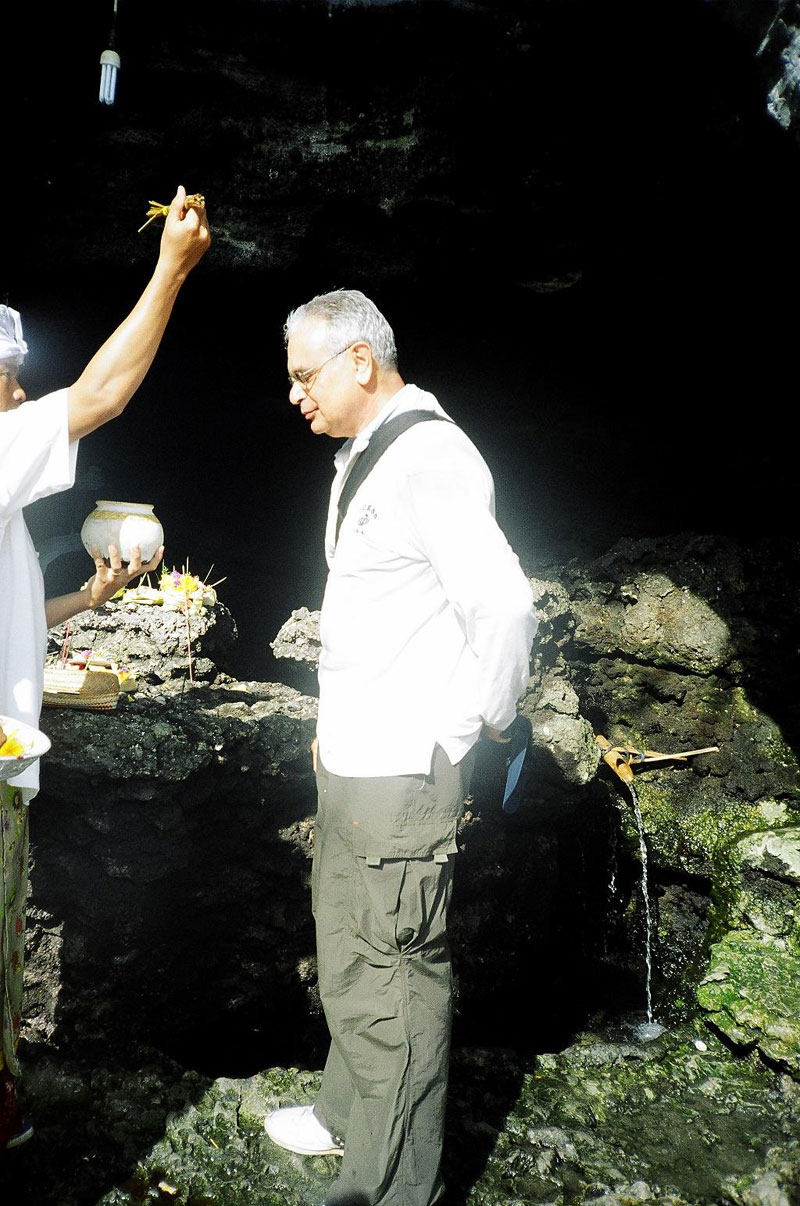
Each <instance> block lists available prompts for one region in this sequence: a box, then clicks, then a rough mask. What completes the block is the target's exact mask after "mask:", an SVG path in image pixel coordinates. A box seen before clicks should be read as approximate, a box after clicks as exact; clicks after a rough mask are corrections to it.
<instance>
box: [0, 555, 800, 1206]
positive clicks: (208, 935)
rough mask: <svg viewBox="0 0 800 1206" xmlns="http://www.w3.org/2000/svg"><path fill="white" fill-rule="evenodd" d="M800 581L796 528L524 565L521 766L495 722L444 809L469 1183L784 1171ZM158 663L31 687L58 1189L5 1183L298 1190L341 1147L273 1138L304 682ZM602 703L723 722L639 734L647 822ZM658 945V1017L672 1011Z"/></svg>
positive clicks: (576, 1193)
mask: <svg viewBox="0 0 800 1206" xmlns="http://www.w3.org/2000/svg"><path fill="white" fill-rule="evenodd" d="M799 584H800V566H799V565H798V558H797V555H796V550H794V549H788V550H787V549H778V548H771V549H769V550H759V551H758V553H755V552H753V551H752V550H749V549H743V548H741V547H739V546H736V545H735V544H733V543H731V542H726V541H721V540H711V539H708V538H700V537H683V538H671V539H669V540H662V541H642V542H638V543H636V544H631V543H626V544H623V545H620V546H617V547H616V548H615V549H612V550H611V551H610V552H609V553H608V554H607V555H605V556H604V557H602V558H600V559H599V560H597V561H595V562H593V563H591V564H584V563H580V562H577V561H576V562H571V563H570V564H569V565H567V566H561V567H553V566H549V567H543V569H542V571H541V573H540V574H539V575H538V576H537V577H536V578H535V579H534V580H533V587H534V592H535V594H536V597H537V605H538V607H539V610H540V614H541V620H542V623H541V629H540V635H539V638H538V640H537V644H536V650H535V656H534V657H533V659H532V664H531V681H530V687H529V691H528V693H527V694H526V696H525V698H524V699H523V700H522V702H521V707H522V709H523V710H524V711H525V712H527V713H528V715H530V716H531V717H532V720H533V722H534V732H535V743H534V749H533V751H532V754H531V758H532V762H533V768H534V774H533V776H532V779H531V781H530V784H529V787H528V792H527V797H526V799H525V800H524V801H523V804H522V806H521V808H520V810H519V812H518V813H516V814H514V815H513V816H511V817H507V816H504V815H503V814H502V812H501V811H500V808H499V799H498V795H499V790H500V785H501V782H502V771H503V762H502V754H501V753H498V749H497V748H494V749H491V750H486V751H484V752H483V754H482V756H481V759H480V760H479V763H478V766H477V769H476V775H475V780H474V784H473V793H472V799H471V801H470V802H469V806H468V809H467V812H466V814H465V816H464V819H463V823H462V826H461V830H460V845H461V850H462V853H461V855H460V858H459V874H458V876H457V879H456V892H455V899H454V908H453V914H452V939H453V946H454V955H455V959H456V970H457V981H458V992H457V998H456V1027H455V1036H454V1038H455V1057H454V1075H453V1090H452V1109H451V1119H450V1124H449V1125H450V1137H449V1145H448V1151H449V1154H448V1160H449V1161H450V1165H449V1168H448V1175H449V1179H450V1182H451V1184H452V1185H453V1187H454V1193H455V1194H456V1197H455V1200H456V1201H462V1200H463V1201H466V1200H467V1196H468V1197H469V1200H470V1201H475V1202H478V1203H483V1204H485V1206H496V1204H497V1206H499V1203H501V1202H502V1203H508V1202H520V1203H522V1202H524V1203H526V1204H527V1203H536V1202H539V1203H542V1204H544V1203H558V1204H561V1203H564V1204H566V1203H567V1202H577V1203H579V1202H583V1201H602V1202H605V1203H606V1206H622V1204H623V1203H626V1204H627V1203H630V1202H652V1203H659V1204H661V1206H712V1204H713V1206H721V1204H722V1203H724V1204H725V1206H758V1204H760V1206H766V1203H772V1202H775V1203H786V1204H787V1206H792V1204H793V1202H794V1201H796V1200H798V1193H800V1188H799V1187H798V1179H799V1178H800V1154H799V1153H798V1148H797V1139H796V1134H797V1121H798V1098H797V1094H798V1087H797V1086H798V1081H799V1080H800V1069H799V1067H798V1054H800V1047H799V1044H800V1035H799V1034H798V1030H797V1023H796V1019H797V1015H798V1009H799V1008H800V1005H799V1004H798V998H797V988H796V985H797V981H798V970H800V969H799V968H798V955H799V952H798V945H797V943H798V932H800V913H799V910H798V895H797V890H796V889H797V879H798V866H799V865H800V862H799V861H798V852H797V849H798V848H797V833H798V825H797V815H798V801H800V771H799V770H798V764H797V758H796V756H795V753H794V749H795V747H796V743H797V739H798V731H799V729H800V726H798V708H797V705H796V703H795V701H794V697H793V693H792V691H791V689H790V688H791V685H792V684H793V683H794V681H795V680H796V675H797V669H798V667H797V650H796V646H795V644H793V642H792V635H793V633H792V626H791V617H792V616H793V615H794V609H795V607H796V599H797V597H798V585H799ZM315 620H316V617H315V616H314V615H313V613H304V612H301V613H295V615H294V616H293V617H292V619H291V620H290V621H289V624H288V626H287V627H286V630H285V631H284V632H283V633H282V634H281V636H280V638H278V639H276V642H275V645H276V647H277V646H278V645H280V646H281V647H282V648H284V649H285V650H286V651H287V652H291V649H292V646H293V645H296V646H297V647H298V648H299V650H300V652H301V656H302V657H304V658H305V664H311V662H312V658H311V657H309V653H313V647H314V642H315V636H314V624H315ZM633 634H640V636H641V640H640V641H639V642H638V643H637V639H636V638H635V636H634V635H633ZM161 677H162V676H161V674H160V672H159V671H158V670H157V669H156V670H155V671H154V674H153V680H154V681H153V683H152V684H148V683H144V685H143V687H142V689H141V691H140V692H139V693H137V694H136V695H134V696H133V697H132V698H130V699H127V700H125V701H124V702H123V703H122V704H121V705H120V707H119V708H118V709H117V711H115V712H113V713H104V714H95V713H85V712H83V713H82V712H74V711H57V710H51V711H49V712H48V713H47V721H48V724H47V729H48V731H49V733H50V735H51V737H52V739H53V750H52V752H51V754H50V755H49V756H48V758H47V760H46V761H45V763H44V765H43V783H44V790H43V792H42V794H41V796H40V797H39V799H38V800H37V801H36V802H35V804H34V806H33V811H32V829H33V874H32V898H31V913H30V930H29V936H30V961H29V975H28V997H29V1002H28V1023H27V1035H26V1045H25V1051H24V1053H23V1054H24V1057H25V1063H26V1066H27V1067H29V1068H30V1076H29V1079H28V1085H29V1092H30V1098H31V1102H32V1105H33V1108H34V1110H35V1113H36V1115H37V1119H38V1118H41V1119H42V1123H41V1127H42V1131H43V1133H44V1134H45V1135H47V1134H48V1133H49V1135H50V1138H51V1143H52V1144H53V1145H54V1150H55V1152H56V1158H55V1159H54V1161H53V1162H52V1165H51V1167H52V1171H51V1172H50V1173H48V1174H47V1176H46V1177H44V1178H42V1176H41V1175H39V1177H38V1180H37V1181H36V1193H37V1194H38V1195H39V1196H38V1197H36V1198H32V1197H30V1196H27V1197H26V1196H25V1195H26V1194H28V1195H30V1193H31V1192H33V1191H32V1190H31V1187H30V1185H29V1184H25V1185H23V1186H22V1187H20V1181H18V1180H14V1181H7V1183H8V1184H9V1185H10V1187H11V1188H13V1189H14V1191H15V1192H16V1193H17V1197H16V1199H15V1200H17V1201H19V1202H20V1203H21V1204H22V1203H25V1202H28V1201H31V1202H32V1201H34V1200H35V1201H36V1202H37V1206H39V1204H40V1203H41V1204H44V1203H50V1202H52V1203H58V1204H59V1206H66V1202H67V1201H68V1200H69V1199H67V1198H65V1197H64V1191H63V1185H64V1183H65V1182H68V1183H69V1184H70V1185H74V1186H75V1197H74V1200H75V1202H76V1203H77V1202H79V1201H81V1202H86V1201H95V1202H100V1201H108V1202H109V1203H110V1202H120V1203H121V1202H128V1201H134V1200H141V1199H142V1198H143V1197H147V1196H148V1194H149V1195H150V1196H154V1195H155V1194H156V1191H158V1184H159V1182H160V1181H163V1182H164V1184H165V1185H167V1186H171V1187H172V1188H171V1189H170V1190H165V1189H162V1190H160V1191H158V1192H160V1193H161V1194H162V1195H163V1194H167V1193H168V1194H169V1195H170V1197H171V1199H172V1200H177V1201H183V1202H185V1203H187V1206H188V1203H190V1202H191V1203H198V1202H202V1201H205V1202H218V1203H219V1204H220V1206H236V1203H238V1202H240V1201H241V1202H245V1201H247V1202H251V1201H258V1200H261V1201H264V1202H272V1201H274V1202H276V1203H277V1202H284V1203H289V1204H292V1203H297V1204H298V1206H299V1204H300V1203H303V1204H304V1203H306V1202H309V1203H310V1202H312V1201H316V1200H318V1199H319V1197H320V1196H321V1191H322V1192H324V1183H325V1180H326V1178H328V1177H329V1176H330V1175H331V1172H332V1170H331V1169H330V1168H329V1167H327V1166H325V1164H324V1162H323V1163H322V1164H319V1165H317V1164H316V1163H315V1162H298V1161H294V1160H292V1159H291V1158H289V1157H285V1156H284V1155H283V1154H281V1153H276V1152H274V1151H273V1150H271V1149H268V1148H266V1147H265V1140H264V1137H263V1132H262V1130H261V1115H262V1113H263V1111H264V1110H265V1109H266V1108H267V1105H268V1104H269V1103H270V1102H271V1101H273V1100H275V1099H276V1098H279V1099H281V1100H288V1099H294V1098H295V1097H296V1096H297V1095H298V1094H299V1095H300V1096H301V1098H302V1097H303V1096H306V1097H309V1098H310V1097H311V1096H312V1095H313V1091H314V1086H315V1083H316V1081H315V1076H316V1073H315V1072H313V1071H312V1072H298V1071H297V1070H296V1069H297V1068H303V1067H307V1068H311V1069H316V1068H319V1067H321V1063H322V1059H323V1058H324V1046H325V1038H324V1028H323V1025H322V1020H321V1017H320V1013H319V1005H318V1000H317V998H316V991H315V968H314V957H313V933H312V928H311V920H310V913H309V909H308V872H309V856H310V853H311V843H312V841H313V809H314V787H313V781H312V776H311V774H310V769H309V766H308V750H307V746H308V743H309V741H310V737H311V734H312V732H313V723H314V712H315V703H314V700H313V699H311V698H310V697H308V696H306V695H302V694H300V693H298V692H297V691H294V690H292V689H290V688H288V687H284V686H281V685H278V684H264V683H238V682H235V681H233V680H231V679H229V678H228V677H227V676H226V675H225V674H224V673H222V672H219V673H218V674H217V676H216V678H215V679H214V681H213V682H207V683H204V684H196V685H194V686H191V685H189V684H188V683H187V681H186V679H185V678H183V679H181V678H180V677H177V678H170V679H169V680H168V681H166V682H161V683H158V682H157V680H158V679H159V678H161ZM562 718H563V719H564V723H561V720H562ZM598 732H600V733H603V734H604V735H605V736H607V737H608V738H609V739H611V740H612V741H614V742H619V743H622V744H629V745H631V746H632V747H634V748H636V749H651V750H652V749H655V750H657V751H662V752H665V753H668V754H669V753H676V752H679V751H680V750H682V749H689V748H696V747H697V746H705V745H712V744H714V745H719V747H720V749H719V752H718V753H716V754H713V755H706V756H704V757H703V758H697V759H690V760H688V761H685V762H680V761H667V762H665V763H655V764H648V763H634V767H635V770H634V774H635V779H634V786H635V789H636V796H637V800H636V802H637V803H638V806H639V815H640V818H641V822H642V826H643V828H642V830H641V832H640V831H639V829H638V827H637V823H636V821H637V817H636V813H635V810H634V809H633V807H632V804H633V803H634V800H633V799H632V797H631V795H630V792H629V789H628V788H627V787H626V786H625V785H624V784H623V783H622V782H621V780H619V779H618V778H617V777H615V776H614V775H613V774H612V772H611V771H610V770H609V768H608V767H607V766H606V765H605V764H603V763H598V751H597V748H596V746H595V743H594V734H595V733H598ZM645 871H646V875H645ZM645 888H646V891H647V902H648V905H649V909H647V910H645V908H644V899H645V895H644V893H645ZM648 915H649V918H650V921H651V931H650V932H649V933H648V932H647V928H646V920H647V917H648ZM648 953H649V954H650V956H651V965H652V968H651V970H652V984H651V985H650V987H651V989H652V994H653V1002H654V1012H655V1017H656V1019H657V1021H659V1022H660V1023H662V1024H665V1025H668V1026H669V1030H668V1031H667V1032H666V1033H664V1034H662V1035H661V1037H660V1038H656V1039H655V1040H653V1041H647V1040H648V1039H649V1038H650V1037H651V1035H652V1033H657V1032H658V1030H659V1027H658V1026H655V1027H650V1028H649V1029H648V1027H647V1025H644V1026H643V1025H642V1024H643V1023H646V1021H647V1019H646V1017H645V1012H644V1004H645V987H646V984H645V980H646V957H647V954H648ZM521 968H525V969H526V972H527V977H526V978H527V981H528V983H529V986H531V987H529V988H528V990H527V991H525V992H522V991H520V969H521ZM500 1024H501V1025H502V1041H503V1044H504V1048H505V1051H504V1053H500V1052H499V1050H498V1047H497V1042H498V1025H500ZM56 1047H57V1048H58V1052H57V1053H56V1052H55V1048H56ZM153 1048H158V1050H159V1051H160V1052H161V1054H157V1053H155V1052H154V1051H153ZM148 1049H149V1050H150V1052H151V1055H150V1056H149V1057H147V1056H146V1055H145V1053H146V1051H147V1050H148ZM548 1052H549V1053H550V1054H547V1053H548ZM170 1060H172V1061H175V1062H174V1063H170V1062H169V1061H170ZM131 1063H133V1064H134V1065H135V1066H139V1067H141V1069H142V1071H141V1072H140V1073H138V1074H136V1075H132V1073H131V1070H130V1065H131ZM186 1068H193V1069H195V1070H196V1071H194V1072H192V1073H188V1072H186V1071H184V1069H186ZM264 1068H271V1069H272V1071H270V1072H266V1073H265V1072H262V1071H260V1070H261V1069H264ZM293 1068H294V1069H295V1070H294V1071H293V1070H292V1069H293ZM198 1069H199V1071H197V1070H198ZM221 1075H222V1076H227V1077H231V1076H232V1077H233V1078H234V1079H232V1080H231V1079H227V1080H226V1079H223V1080H219V1079H218V1078H219V1077H220V1076H221ZM59 1077H61V1078H62V1079H61V1081H59ZM59 1084H60V1088H59ZM87 1086H88V1088H87ZM143 1094H145V1095H146V1096H147V1097H148V1100H149V1101H150V1106H149V1107H148V1108H142V1104H141V1102H142V1096H143ZM76 1110H77V1111H78V1112H77V1114H76V1113H75V1112H74V1111H76ZM170 1111H171V1112H172V1116H170V1117H168V1115H169V1114H170ZM176 1111H177V1113H176ZM65 1120H69V1121H65ZM76 1132H77V1134H76ZM87 1145H88V1146H89V1147H91V1148H92V1150H95V1151H96V1152H97V1153H98V1159H97V1162H95V1163H94V1165H93V1167H87V1166H86V1164H85V1162H84V1161H83V1159H82V1152H83V1150H85V1148H86V1146H87ZM78 1149H80V1152H81V1154H80V1155H79V1154H78ZM220 1153H222V1154H220ZM16 1168H17V1169H18V1170H19V1169H22V1170H25V1169H28V1170H29V1168H30V1166H29V1165H28V1164H27V1156H25V1157H23V1161H22V1163H17V1165H16ZM5 1175H6V1170H0V1185H3V1177H4V1176H5ZM20 1176H21V1177H22V1180H23V1182H24V1181H25V1176H24V1175H23V1174H22V1173H20ZM47 1177H50V1181H48V1180H47ZM58 1178H60V1188H56V1182H57V1180H58ZM173 1191H174V1193H173ZM59 1194H61V1196H59ZM92 1194H94V1197H92V1196H91V1195H92ZM104 1195H105V1197H104ZM258 1195H260V1197H259V1196H258ZM458 1195H461V1196H458Z"/></svg>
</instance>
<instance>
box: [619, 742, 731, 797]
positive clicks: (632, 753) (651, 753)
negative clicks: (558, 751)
mask: <svg viewBox="0 0 800 1206" xmlns="http://www.w3.org/2000/svg"><path fill="white" fill-rule="evenodd" d="M595 741H596V743H597V744H598V745H599V746H600V748H601V750H602V751H603V753H602V758H603V761H604V762H605V763H606V765H607V766H610V767H611V769H612V770H613V772H614V774H615V775H618V776H619V778H620V779H621V780H622V782H623V783H627V784H628V785H629V786H630V784H631V783H633V778H634V775H633V768H634V766H636V767H639V766H643V765H645V764H648V765H650V764H652V763H653V762H685V761H686V759H687V758H695V757H696V756H697V755H698V754H716V753H718V752H719V746H718V745H706V746H703V748H702V749H697V750H681V751H680V752H679V753H677V754H660V753H658V751H656V750H639V749H636V748H635V746H632V745H612V744H611V742H610V741H609V740H608V738H607V737H603V736H602V734H600V733H597V734H595Z"/></svg>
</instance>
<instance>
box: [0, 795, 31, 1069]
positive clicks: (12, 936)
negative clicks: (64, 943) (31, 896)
mask: <svg viewBox="0 0 800 1206" xmlns="http://www.w3.org/2000/svg"><path fill="white" fill-rule="evenodd" d="M27 895H28V808H27V805H26V804H25V803H23V799H22V792H21V791H20V789H19V788H15V787H11V786H10V785H9V784H8V783H3V782H0V988H1V989H2V1000H0V1020H2V1024H3V1025H2V1044H0V1068H3V1067H4V1066H5V1067H6V1068H8V1070H9V1072H10V1073H11V1074H12V1076H18V1075H19V1065H18V1063H17V1045H18V1043H19V1028H20V1014H21V1011H22V968H23V956H24V946H25V908H26V903H27Z"/></svg>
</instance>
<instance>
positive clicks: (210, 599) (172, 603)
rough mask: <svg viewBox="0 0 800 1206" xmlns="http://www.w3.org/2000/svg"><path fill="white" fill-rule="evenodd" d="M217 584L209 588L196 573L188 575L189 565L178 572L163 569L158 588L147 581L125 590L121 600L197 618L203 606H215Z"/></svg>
mask: <svg viewBox="0 0 800 1206" xmlns="http://www.w3.org/2000/svg"><path fill="white" fill-rule="evenodd" d="M209 572H210V571H209ZM220 581H224V579H220ZM218 585H219V582H215V583H214V584H213V585H209V583H208V582H205V581H204V580H203V579H202V578H199V577H198V576H197V575H196V574H190V573H189V569H188V566H184V568H183V569H180V570H179V569H175V568H173V569H171V570H168V569H165V570H164V571H163V572H162V574H161V577H160V578H159V580H158V586H157V587H154V586H150V583H149V578H148V579H147V580H146V581H145V582H144V583H142V584H141V585H136V586H129V587H127V588H126V589H125V590H124V591H123V592H122V595H121V598H122V602H123V603H135V604H142V603H144V604H145V605H148V606H149V605H155V606H160V607H165V608H166V609H167V611H186V612H194V613H195V615H196V614H198V613H199V612H200V611H202V609H203V608H204V607H213V606H214V604H215V603H216V601H217V592H216V590H215V589H214V587H215V586H218Z"/></svg>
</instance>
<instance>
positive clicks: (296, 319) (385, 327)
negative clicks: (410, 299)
mask: <svg viewBox="0 0 800 1206" xmlns="http://www.w3.org/2000/svg"><path fill="white" fill-rule="evenodd" d="M310 318H322V319H324V320H325V322H327V324H328V334H329V336H330V350H331V351H332V352H333V351H336V350H337V349H338V348H340V347H341V348H345V347H349V345H350V344H351V343H358V342H359V341H361V340H363V342H364V343H368V344H369V346H370V347H371V348H372V355H373V356H374V358H375V362H376V363H377V364H378V366H379V367H380V368H383V369H396V368H397V347H396V346H395V342H394V331H393V330H392V328H391V327H390V326H389V324H388V322H387V321H386V319H385V318H384V317H383V315H382V314H381V312H380V310H379V309H378V307H377V306H376V305H375V303H374V302H372V301H370V299H369V298H368V297H367V296H366V295H365V294H363V293H362V292H361V291H360V290H359V289H334V290H332V291H331V292H330V293H320V294H319V295H318V296H317V297H312V298H311V301H308V302H306V303H305V305H303V306H298V307H297V309H296V310H292V311H291V313H290V314H289V317H288V318H287V319H286V323H285V325H284V328H283V337H284V342H285V343H288V342H289V339H290V338H291V336H292V334H293V333H294V331H295V330H296V328H297V327H298V326H299V325H300V323H301V322H305V321H306V319H310Z"/></svg>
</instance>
